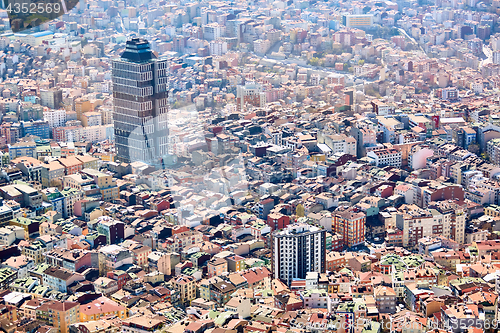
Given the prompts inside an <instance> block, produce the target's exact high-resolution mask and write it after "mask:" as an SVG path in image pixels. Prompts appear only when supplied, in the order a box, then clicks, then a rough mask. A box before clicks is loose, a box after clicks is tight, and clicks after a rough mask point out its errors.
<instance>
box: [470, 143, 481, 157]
mask: <svg viewBox="0 0 500 333" xmlns="http://www.w3.org/2000/svg"><path fill="white" fill-rule="evenodd" d="M467 150H468V151H470V152H471V153H473V154H476V155H477V154H479V153H480V152H481V147H479V144H478V143H477V142H476V141H472V142H471V143H470V144H469V147H467Z"/></svg>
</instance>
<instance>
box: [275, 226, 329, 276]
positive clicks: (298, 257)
mask: <svg viewBox="0 0 500 333" xmlns="http://www.w3.org/2000/svg"><path fill="white" fill-rule="evenodd" d="M325 246H326V230H325V229H320V228H319V227H317V226H312V225H309V224H306V223H295V224H291V225H289V226H288V227H287V228H286V229H284V230H282V231H277V232H275V233H273V236H272V251H273V262H272V269H273V273H274V276H275V277H277V278H279V279H281V280H282V281H284V282H286V283H288V284H290V283H291V282H292V280H293V279H297V278H298V279H305V278H306V275H307V273H308V272H319V273H323V272H325V269H326V247H325Z"/></svg>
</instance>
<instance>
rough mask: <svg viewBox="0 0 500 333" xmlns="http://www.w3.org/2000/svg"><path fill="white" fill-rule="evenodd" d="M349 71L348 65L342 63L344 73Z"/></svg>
mask: <svg viewBox="0 0 500 333" xmlns="http://www.w3.org/2000/svg"><path fill="white" fill-rule="evenodd" d="M348 70H349V64H348V63H344V71H345V72H347V71H348Z"/></svg>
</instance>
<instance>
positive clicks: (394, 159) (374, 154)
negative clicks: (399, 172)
mask: <svg viewBox="0 0 500 333" xmlns="http://www.w3.org/2000/svg"><path fill="white" fill-rule="evenodd" d="M366 155H367V156H368V158H370V159H372V161H373V163H374V164H375V165H376V166H378V167H381V166H387V165H390V166H395V167H398V168H400V167H401V163H402V154H401V151H399V150H397V149H394V148H388V149H377V150H372V151H370V152H368V153H367V154H366Z"/></svg>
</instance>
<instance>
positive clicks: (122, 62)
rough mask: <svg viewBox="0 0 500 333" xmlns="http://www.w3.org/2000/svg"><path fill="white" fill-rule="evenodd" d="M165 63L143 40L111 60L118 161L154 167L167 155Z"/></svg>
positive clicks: (166, 78)
mask: <svg viewBox="0 0 500 333" xmlns="http://www.w3.org/2000/svg"><path fill="white" fill-rule="evenodd" d="M167 80H168V69H167V60H166V59H158V58H157V56H156V54H155V53H153V51H152V50H151V48H150V46H149V43H148V42H147V41H146V40H143V39H139V38H134V39H132V40H130V41H128V42H127V45H126V49H125V52H123V54H122V56H121V58H120V59H116V60H113V97H114V111H113V121H114V127H115V145H116V154H117V158H118V159H120V161H123V162H133V161H143V162H146V163H157V162H158V161H159V160H160V158H161V157H162V156H164V155H166V154H167V152H168V149H167V138H168V128H167V110H168V107H167V96H168V92H167V88H168V86H167Z"/></svg>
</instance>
